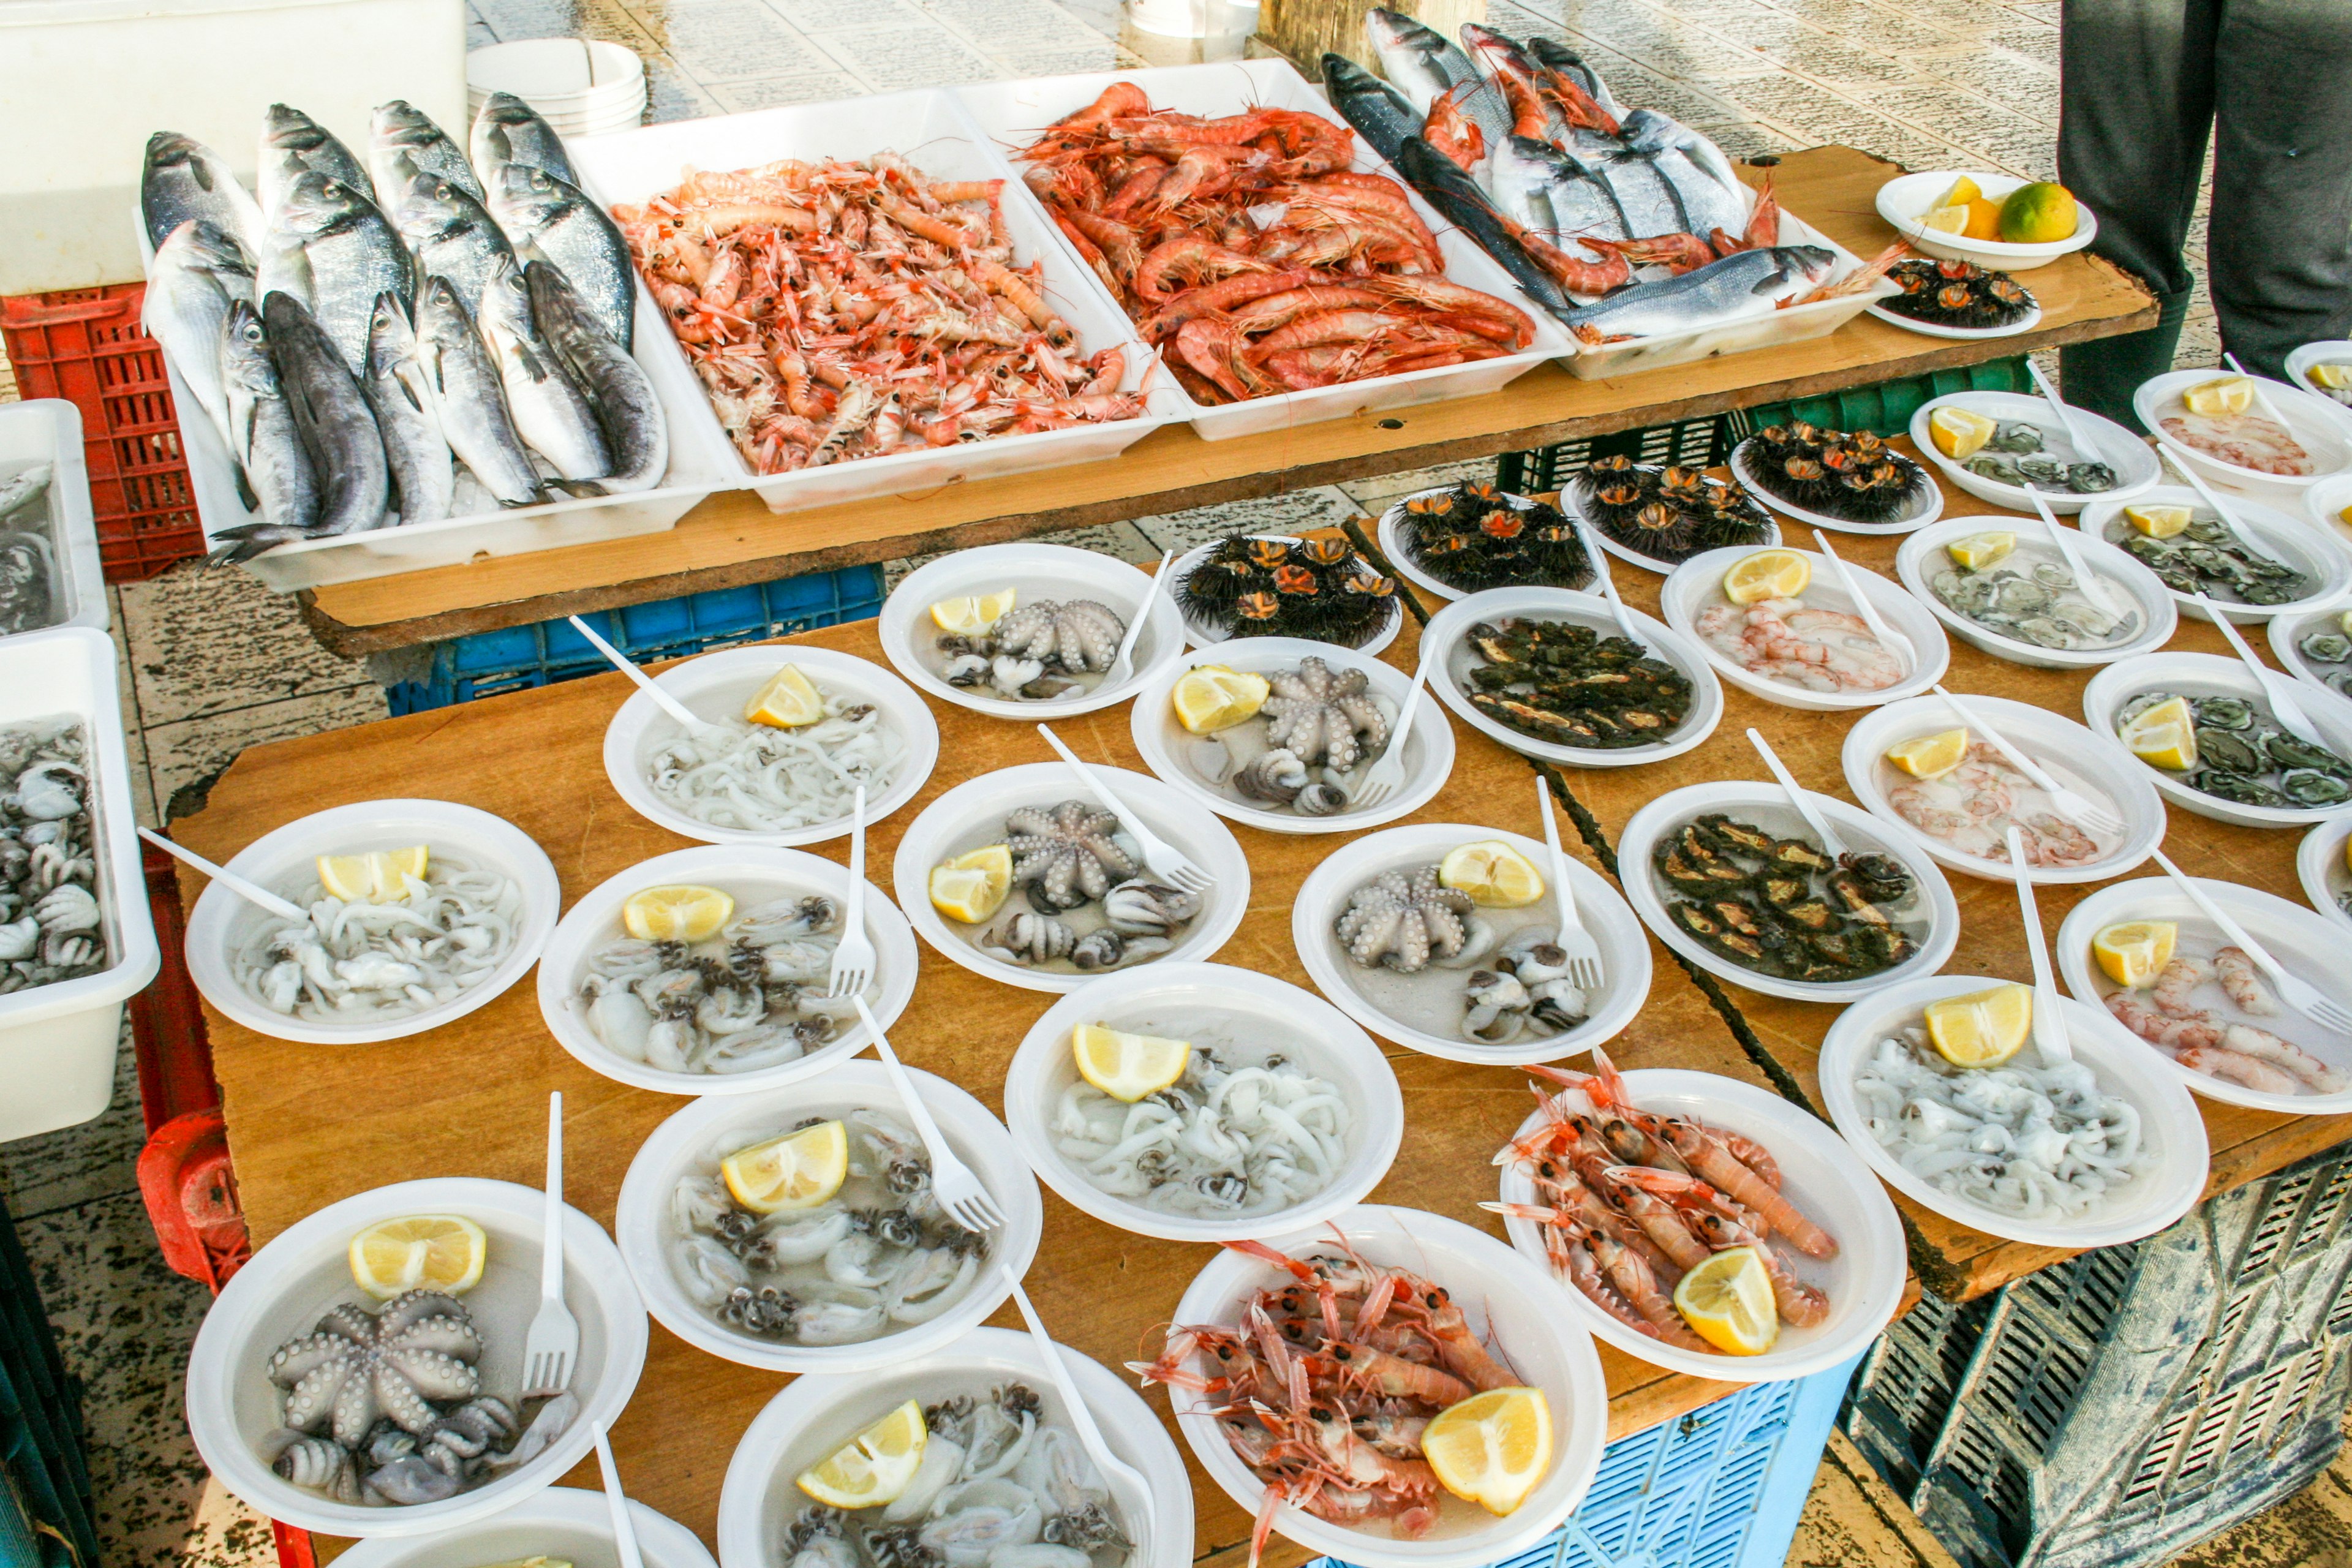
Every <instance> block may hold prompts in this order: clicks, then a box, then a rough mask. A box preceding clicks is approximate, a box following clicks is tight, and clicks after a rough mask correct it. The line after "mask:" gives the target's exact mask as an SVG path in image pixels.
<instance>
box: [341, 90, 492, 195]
mask: <svg viewBox="0 0 2352 1568" xmlns="http://www.w3.org/2000/svg"><path fill="white" fill-rule="evenodd" d="M368 174H369V177H370V178H371V179H373V181H374V182H375V199H376V201H377V203H378V204H379V205H383V206H385V207H387V208H389V207H391V206H392V205H394V204H396V203H397V202H398V201H399V200H400V194H401V193H402V192H403V191H404V190H406V189H408V183H409V182H410V181H411V180H414V179H415V178H416V176H417V175H419V174H438V175H439V176H440V177H441V178H443V179H445V180H446V181H448V182H449V183H450V184H453V185H457V186H460V187H462V188H463V189H464V190H465V192H466V194H467V195H470V196H472V197H473V198H474V199H475V200H476V201H479V200H481V199H482V182H481V180H480V179H479V178H478V176H477V175H476V174H475V173H474V165H472V164H471V163H467V162H466V154H465V153H464V152H463V151H462V150H461V149H460V148H459V147H458V145H457V143H456V142H452V141H451V140H450V139H449V134H448V132H446V131H444V130H442V129H441V128H440V127H439V126H438V125H436V124H434V123H433V120H432V117H431V116H429V115H427V114H426V113H425V111H424V110H421V109H418V108H416V107H415V106H414V105H413V104H411V103H410V102H409V101H408V100H406V99H401V98H395V99H394V100H392V101H391V102H390V103H380V104H378V105H376V110H375V117H374V118H373V120H372V121H370V122H369V125H368Z"/></svg>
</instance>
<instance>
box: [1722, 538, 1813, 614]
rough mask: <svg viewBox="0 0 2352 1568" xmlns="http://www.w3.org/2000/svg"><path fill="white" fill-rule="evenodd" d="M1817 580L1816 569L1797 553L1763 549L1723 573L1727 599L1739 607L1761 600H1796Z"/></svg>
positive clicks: (1740, 559) (1747, 556)
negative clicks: (1807, 585) (1806, 587)
mask: <svg viewBox="0 0 2352 1568" xmlns="http://www.w3.org/2000/svg"><path fill="white" fill-rule="evenodd" d="M1812 580H1813V569H1812V567H1811V565H1809V564H1807V563H1806V561H1805V558H1804V557H1803V556H1801V555H1800V554H1798V553H1797V552H1795V551H1793V550H1759V551H1758V552H1756V553H1754V554H1753V555H1743V556H1741V557H1740V558H1739V559H1738V560H1737V561H1735V562H1733V563H1731V570H1730V571H1728V572H1726V573H1725V574H1723V596H1724V597H1725V598H1727V599H1728V600H1730V601H1731V602H1732V603H1733V604H1735V605H1752V604H1754V603H1756V602H1757V601H1758V600H1759V599H1793V598H1795V597H1796V596H1797V595H1800V594H1801V593H1803V592H1804V591H1805V584H1808V583H1810V582H1811V581H1812Z"/></svg>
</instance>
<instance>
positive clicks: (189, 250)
mask: <svg viewBox="0 0 2352 1568" xmlns="http://www.w3.org/2000/svg"><path fill="white" fill-rule="evenodd" d="M256 298H257V296H256V295H255V293H254V290H253V268H252V267H251V266H250V265H249V264H248V263H247V260H246V257H245V247H243V246H241V245H239V244H238V243H237V242H236V239H235V238H234V237H231V236H230V235H228V234H227V233H226V232H225V231H223V230H222V229H220V228H218V227H216V226H214V225H212V224H210V223H207V222H205V220H203V219H202V218H190V219H189V220H188V221H187V222H185V223H184V224H182V225H181V226H179V227H177V228H175V229H173V231H172V232H171V234H170V236H169V237H166V238H165V239H164V241H163V245H162V247H160V248H158V249H157V250H156V252H155V259H154V260H153V261H152V263H150V264H149V266H148V268H147V298H146V300H145V301H144V302H143V303H142V305H141V307H140V310H139V324H140V326H141V327H142V328H144V329H145V330H146V332H147V335H148V336H149V337H151V338H153V339H154V340H155V341H156V342H159V343H162V344H163V352H164V353H168V354H170V355H171V356H172V364H173V368H174V369H176V370H177V371H178V372H179V373H180V379H181V380H182V381H184V382H185V383H186V384H187V387H188V390H189V391H190V392H192V393H194V395H195V399H196V402H197V403H198V404H199V405H201V406H202V407H203V409H204V411H205V416H206V417H208V418H210V419H211V420H212V422H213V427H214V428H215V429H216V430H218V431H219V432H220V434H221V439H222V440H223V441H224V442H226V441H227V440H228V438H229V426H228V398H227V394H226V392H225V391H224V390H223V389H222V383H221V356H220V344H221V331H222V329H223V327H224V325H225V324H226V321H227V320H228V308H229V306H231V305H232V304H234V303H236V302H237V301H238V300H243V301H244V302H245V303H246V304H247V305H250V304H252V303H253V302H254V300H255V299H256Z"/></svg>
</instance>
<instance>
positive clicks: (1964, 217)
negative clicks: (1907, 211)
mask: <svg viewBox="0 0 2352 1568" xmlns="http://www.w3.org/2000/svg"><path fill="white" fill-rule="evenodd" d="M1919 226H1920V227H1921V228H1924V229H1927V231H1928V232H1930V233H1931V234H1958V233H1959V232H1960V231H1961V230H1962V229H1964V228H1966V227H1968V226H1969V204H1968V203H1966V202H1960V203H1958V204H1956V205H1952V206H1948V207H1929V208H1928V209H1927V211H1926V212H1924V213H1922V214H1920V215H1919Z"/></svg>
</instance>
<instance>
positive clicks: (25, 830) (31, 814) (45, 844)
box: [0, 718, 114, 996]
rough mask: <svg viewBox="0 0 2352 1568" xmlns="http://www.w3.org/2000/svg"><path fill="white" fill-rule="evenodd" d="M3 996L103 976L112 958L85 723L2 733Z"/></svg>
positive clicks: (41, 724) (27, 726)
mask: <svg viewBox="0 0 2352 1568" xmlns="http://www.w3.org/2000/svg"><path fill="white" fill-rule="evenodd" d="M0 781H5V784H6V789H5V793H0V996H5V995H8V994H11V993H14V992H18V991H30V990H32V989H34V988H35V987H37V986H42V985H54V984H58V982H59V981H63V980H79V979H81V978H82V977H83V976H85V975H89V974H98V973H102V972H104V971H105V970H106V969H107V968H108V967H110V965H111V964H112V963H113V962H114V955H113V952H112V949H111V943H110V939H109V938H108V935H107V930H106V923H107V910H106V905H105V901H104V899H103V898H102V896H101V894H102V887H101V884H100V880H99V875H98V861H99V857H100V853H101V850H100V845H99V843H98V827H97V820H96V817H95V816H94V815H93V814H92V811H91V794H92V791H93V790H94V789H95V787H96V781H94V780H93V779H92V778H91V777H90V773H89V735H88V731H85V730H84V729H83V728H82V725H81V721H79V720H78V719H71V718H62V719H40V720H35V721H31V722H29V723H17V724H10V725H7V726H5V727H0Z"/></svg>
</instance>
